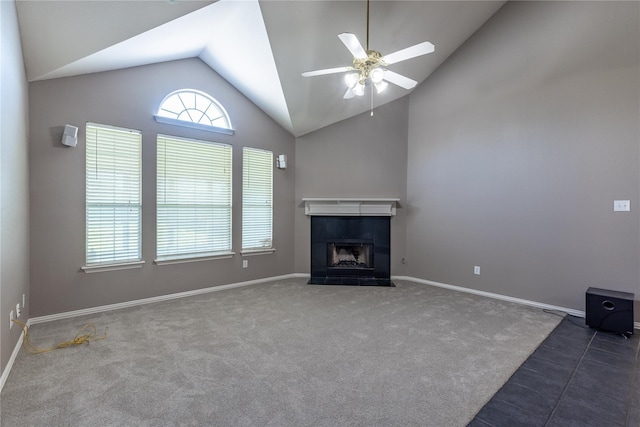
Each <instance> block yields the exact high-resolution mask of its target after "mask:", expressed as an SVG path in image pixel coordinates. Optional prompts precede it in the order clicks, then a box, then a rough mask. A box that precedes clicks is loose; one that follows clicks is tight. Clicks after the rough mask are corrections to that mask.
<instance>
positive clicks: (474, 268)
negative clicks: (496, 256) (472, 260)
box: [473, 265, 480, 276]
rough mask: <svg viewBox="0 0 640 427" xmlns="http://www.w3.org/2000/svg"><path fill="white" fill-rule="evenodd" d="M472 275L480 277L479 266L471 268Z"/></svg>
mask: <svg viewBox="0 0 640 427" xmlns="http://www.w3.org/2000/svg"><path fill="white" fill-rule="evenodd" d="M473 274H475V275H478V276H479V275H480V266H479V265H476V266H474V267H473Z"/></svg>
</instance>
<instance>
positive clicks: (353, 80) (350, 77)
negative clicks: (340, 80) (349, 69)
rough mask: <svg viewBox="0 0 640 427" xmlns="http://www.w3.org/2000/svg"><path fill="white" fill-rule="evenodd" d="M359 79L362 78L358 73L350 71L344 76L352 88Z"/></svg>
mask: <svg viewBox="0 0 640 427" xmlns="http://www.w3.org/2000/svg"><path fill="white" fill-rule="evenodd" d="M359 79H360V76H359V75H358V73H349V74H346V75H345V76H344V81H345V83H346V84H347V86H348V87H350V88H353V86H355V84H356V83H358V80H359Z"/></svg>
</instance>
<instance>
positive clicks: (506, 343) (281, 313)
mask: <svg viewBox="0 0 640 427" xmlns="http://www.w3.org/2000/svg"><path fill="white" fill-rule="evenodd" d="M395 283H396V287H395V288H386V287H357V286H356V287H350V286H320V285H306V284H304V280H303V279H299V280H287V281H280V282H274V283H267V284H260V285H254V286H248V287H243V288H236V289H230V290H224V291H220V292H213V293H210V294H206V295H200V296H195V297H190V298H185V299H180V300H175V301H168V302H163V303H157V304H148V305H144V306H139V307H134V308H128V309H123V310H117V311H112V312H109V313H101V314H96V315H92V316H85V317H82V318H74V319H67V320H61V321H56V322H51V323H47V324H38V325H34V326H33V327H32V329H31V335H32V340H33V342H34V343H35V344H36V345H38V346H41V347H43V346H47V345H52V344H56V343H58V342H61V341H66V340H68V339H71V338H73V336H74V335H75V333H76V331H77V330H78V329H79V328H80V327H81V326H82V325H84V324H85V323H88V322H93V323H95V325H96V326H97V327H98V333H101V332H104V331H105V330H107V331H108V334H109V336H108V338H107V339H105V340H101V341H95V342H93V343H91V344H89V345H84V346H80V347H73V348H68V349H63V350H58V351H54V352H51V353H45V354H41V355H29V354H27V353H25V352H24V351H21V352H20V354H19V355H18V358H17V359H16V362H15V364H14V367H13V370H12V372H11V374H10V376H9V378H8V380H7V383H6V385H5V387H4V390H3V391H2V396H1V414H2V423H1V425H2V426H134V425H135V426H174V425H175V426H177V425H179V426H347V425H349V426H411V425H419V426H439V427H442V426H464V425H466V424H467V423H468V422H469V421H470V420H471V419H472V418H473V416H474V415H475V413H476V412H477V411H478V410H479V409H480V408H482V406H483V405H484V404H485V403H486V402H487V401H488V400H489V399H490V398H491V396H492V395H493V394H494V393H495V392H496V391H497V390H498V389H499V388H500V386H501V385H502V384H503V383H504V382H505V381H506V380H507V379H508V378H509V377H510V376H511V374H512V373H513V372H514V371H515V370H516V369H517V368H518V366H519V365H520V364H521V363H522V362H523V361H524V360H525V359H526V358H527V356H529V354H530V353H531V352H532V351H533V350H534V349H535V348H536V346H537V345H538V344H539V343H540V342H541V341H542V340H543V339H544V338H545V337H546V336H547V335H548V334H549V333H550V332H551V331H552V330H553V328H554V327H555V326H556V325H557V324H558V323H559V321H560V320H561V319H560V318H559V317H558V316H554V315H550V314H547V313H544V312H543V311H542V310H539V309H535V308H531V307H526V306H522V305H517V304H513V303H508V302H503V301H497V300H492V299H488V298H483V297H479V296H474V295H470V294H465V293H459V292H454V291H450V290H446V289H440V288H435V287H430V286H426V285H422V284H416V283H412V282H406V281H395Z"/></svg>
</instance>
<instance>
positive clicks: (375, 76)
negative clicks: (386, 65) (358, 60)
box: [371, 68, 384, 83]
mask: <svg viewBox="0 0 640 427" xmlns="http://www.w3.org/2000/svg"><path fill="white" fill-rule="evenodd" d="M383 77H384V71H383V70H382V68H374V69H373V70H371V81H373V82H374V83H380V82H381V81H382V79H383Z"/></svg>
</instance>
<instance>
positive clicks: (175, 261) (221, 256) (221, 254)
mask: <svg viewBox="0 0 640 427" xmlns="http://www.w3.org/2000/svg"><path fill="white" fill-rule="evenodd" d="M235 254H236V253H235V252H219V253H216V254H215V255H212V254H211V255H204V256H188V257H182V258H180V257H175V258H158V259H155V260H154V261H153V262H154V263H156V264H157V265H169V264H184V263H187V262H199V261H211V260H216V259H228V258H233V256H234V255H235Z"/></svg>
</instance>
